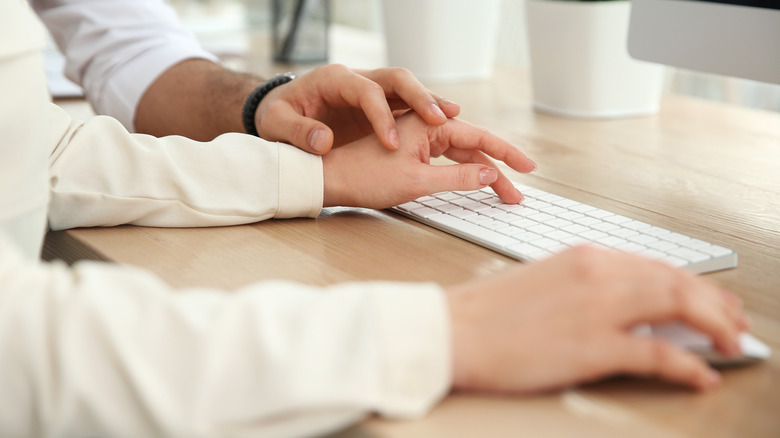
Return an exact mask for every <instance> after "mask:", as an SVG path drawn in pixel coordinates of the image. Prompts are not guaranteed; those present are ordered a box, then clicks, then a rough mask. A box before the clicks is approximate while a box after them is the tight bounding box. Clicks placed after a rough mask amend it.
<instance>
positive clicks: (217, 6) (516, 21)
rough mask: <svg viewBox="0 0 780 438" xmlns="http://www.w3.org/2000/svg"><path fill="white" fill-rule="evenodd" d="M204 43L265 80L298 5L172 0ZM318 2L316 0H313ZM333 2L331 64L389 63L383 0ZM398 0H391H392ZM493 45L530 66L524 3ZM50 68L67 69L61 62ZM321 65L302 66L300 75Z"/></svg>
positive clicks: (690, 82)
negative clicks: (278, 15) (276, 39)
mask: <svg viewBox="0 0 780 438" xmlns="http://www.w3.org/2000/svg"><path fill="white" fill-rule="evenodd" d="M167 1H168V2H169V3H170V4H171V6H173V7H174V8H175V9H176V10H177V11H178V13H179V14H180V16H181V18H182V20H183V21H184V23H185V25H186V26H187V27H188V28H189V29H191V30H192V31H193V32H194V33H195V34H196V35H197V36H198V37H199V38H200V40H201V42H202V43H203V45H204V46H205V47H206V48H207V49H208V50H210V51H211V52H213V53H215V54H216V55H217V56H219V57H220V58H221V59H222V61H223V62H224V63H225V64H227V65H229V66H230V67H233V68H236V69H239V70H245V71H254V72H256V73H259V74H261V75H266V76H267V75H270V74H273V73H276V72H278V71H277V70H278V65H274V63H273V57H274V47H273V44H274V43H273V29H274V20H273V12H272V11H273V3H274V1H276V2H280V3H282V4H284V3H286V4H292V3H294V1H293V0H167ZM314 1H315V2H316V1H318V0H314ZM325 1H329V7H330V26H329V31H328V38H327V41H325V43H326V44H327V59H328V62H330V63H342V64H345V65H348V66H350V67H353V68H378V67H384V66H387V56H386V53H387V52H386V48H385V42H384V33H383V32H384V29H383V17H382V14H383V8H382V0H323V3H324V2H325ZM391 1H392V0H391ZM501 8H502V13H501V15H500V20H499V24H498V26H499V29H498V38H497V43H496V47H495V51H496V53H495V60H496V66H497V67H501V66H510V67H521V68H527V67H528V65H529V56H528V41H527V35H526V27H525V0H503V2H502V4H501ZM48 64H50V65H51V67H50V69H53V70H57V69H58V68H61V67H60V66H58V65H57V63H56V60H52V61H51V62H48ZM316 65H317V63H305V62H304V63H298V65H296V66H295V68H292V69H293V70H296V71H299V72H301V71H305V70H307V69H311V68H314V67H315V66H316ZM665 90H666V91H667V92H671V93H680V94H685V95H690V96H696V97H700V98H705V99H711V100H716V101H722V102H727V103H730V104H735V105H741V106H746V107H752V108H758V109H764V110H771V111H780V85H773V84H765V83H760V82H754V81H749V80H744V79H737V78H728V77H723V76H717V75H711V74H703V73H698V72H692V71H685V70H680V69H674V68H667V71H666V81H665Z"/></svg>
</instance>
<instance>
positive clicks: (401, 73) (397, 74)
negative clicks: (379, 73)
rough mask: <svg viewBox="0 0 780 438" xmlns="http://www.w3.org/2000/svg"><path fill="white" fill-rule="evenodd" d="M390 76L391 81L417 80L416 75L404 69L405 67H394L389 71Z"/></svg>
mask: <svg viewBox="0 0 780 438" xmlns="http://www.w3.org/2000/svg"><path fill="white" fill-rule="evenodd" d="M388 76H390V79H392V80H395V81H398V82H403V81H408V80H410V79H415V80H416V78H415V77H414V74H412V72H411V71H410V70H409V69H406V68H403V67H392V68H390V69H389V70H388Z"/></svg>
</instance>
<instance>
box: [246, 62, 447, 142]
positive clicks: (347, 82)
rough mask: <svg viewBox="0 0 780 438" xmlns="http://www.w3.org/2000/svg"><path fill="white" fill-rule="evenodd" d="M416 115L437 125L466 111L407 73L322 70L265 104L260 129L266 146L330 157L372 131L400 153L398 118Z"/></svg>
mask: <svg viewBox="0 0 780 438" xmlns="http://www.w3.org/2000/svg"><path fill="white" fill-rule="evenodd" d="M408 109H412V110H414V111H415V112H417V113H418V114H419V115H420V116H422V118H423V119H424V120H425V121H426V122H428V123H429V124H431V125H442V124H443V123H444V122H446V120H447V118H448V117H455V116H457V115H458V113H459V112H460V107H459V106H458V105H457V104H455V103H453V102H450V101H447V100H445V99H442V98H440V97H438V96H435V95H434V94H432V93H431V92H430V91H428V90H427V89H426V88H425V87H424V86H423V85H422V84H421V83H420V82H419V81H418V80H417V79H416V78H415V77H414V76H413V75H412V74H411V73H410V72H409V71H407V70H404V69H401V68H383V69H378V70H367V71H360V70H351V69H349V68H347V67H344V66H342V65H335V64H334V65H327V66H324V67H320V68H317V69H316V70H314V71H311V72H309V73H307V74H305V75H302V76H300V77H299V78H297V79H295V80H294V81H292V82H290V83H288V84H285V85H284V86H281V87H278V88H276V89H274V90H272V91H271V92H270V93H268V95H267V96H266V97H265V98H263V100H262V101H260V106H259V107H258V109H257V112H256V113H255V123H256V125H257V131H258V132H259V133H260V136H261V137H263V138H265V139H266V140H271V141H282V142H285V143H289V144H292V145H294V146H297V147H299V148H301V149H303V150H305V151H307V152H310V153H314V154H324V153H326V152H328V151H329V150H330V149H331V148H332V147H334V146H340V145H344V144H347V143H350V142H353V141H355V140H358V139H360V138H362V137H364V136H366V135H368V134H370V133H371V132H372V131H373V132H374V133H376V136H377V137H378V138H379V141H380V143H381V144H382V145H384V146H385V147H386V148H388V149H391V150H395V149H398V145H399V138H398V130H397V128H396V123H395V117H394V113H396V114H397V113H398V112H400V111H405V110H408Z"/></svg>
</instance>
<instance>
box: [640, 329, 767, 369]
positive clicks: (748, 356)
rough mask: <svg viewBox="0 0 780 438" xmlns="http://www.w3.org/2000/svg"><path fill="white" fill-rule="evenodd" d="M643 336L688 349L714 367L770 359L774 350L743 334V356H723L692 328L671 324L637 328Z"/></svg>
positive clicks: (740, 339)
mask: <svg viewBox="0 0 780 438" xmlns="http://www.w3.org/2000/svg"><path fill="white" fill-rule="evenodd" d="M636 333H637V334H638V335H641V336H658V337H660V338H662V339H665V340H667V341H669V342H671V343H673V344H675V345H677V346H679V347H682V348H686V349H688V350H690V351H692V352H694V353H696V354H698V355H700V356H702V357H703V358H704V359H705V360H706V361H707V362H708V363H709V364H711V365H713V366H732V365H741V364H747V363H751V362H757V361H761V360H765V359H768V358H769V356H771V355H772V350H771V349H770V348H769V346H767V345H766V344H764V343H763V342H761V341H760V340H758V339H757V338H756V337H755V336H753V335H751V334H750V333H742V334H741V335H740V337H739V346H740V348H741V350H742V354H741V355H739V356H736V357H725V356H722V355H721V354H720V353H718V351H717V350H716V349H715V347H714V346H713V343H712V341H711V340H710V338H709V337H708V336H706V335H704V334H702V333H701V332H699V331H697V330H694V329H692V328H691V327H690V326H688V325H686V324H683V323H679V322H670V323H665V324H658V325H642V326H639V327H637V328H636Z"/></svg>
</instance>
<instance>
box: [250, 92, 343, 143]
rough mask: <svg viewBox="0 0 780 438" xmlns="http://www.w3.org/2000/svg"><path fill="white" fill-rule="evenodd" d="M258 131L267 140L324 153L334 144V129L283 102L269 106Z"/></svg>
mask: <svg viewBox="0 0 780 438" xmlns="http://www.w3.org/2000/svg"><path fill="white" fill-rule="evenodd" d="M260 125H261V126H258V133H260V136H261V137H263V138H265V139H266V140H271V141H283V142H286V143H289V144H292V145H293V146H297V147H298V148H300V149H302V150H304V151H306V152H309V153H313V154H318V155H322V154H324V153H326V152H328V151H329V150H330V148H331V147H332V146H333V131H331V129H330V128H328V126H327V125H325V124H324V123H322V122H320V121H317V120H314V119H310V118H308V117H304V116H302V115H300V114H299V113H298V112H297V111H295V109H294V108H293V107H292V106H290V105H288V104H286V103H282V102H278V103H275V104H274V105H273V106H272V107H269V109H268V111H266V113H265V115H264V116H263V117H262V119H261V120H260Z"/></svg>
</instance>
